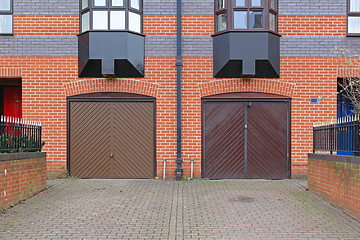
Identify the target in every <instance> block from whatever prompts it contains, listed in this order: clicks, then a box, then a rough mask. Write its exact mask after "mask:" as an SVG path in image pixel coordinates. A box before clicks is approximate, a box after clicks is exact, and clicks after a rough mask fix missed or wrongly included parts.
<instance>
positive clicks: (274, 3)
mask: <svg viewBox="0 0 360 240" xmlns="http://www.w3.org/2000/svg"><path fill="white" fill-rule="evenodd" d="M270 8H272V9H275V10H277V8H276V0H271V1H270Z"/></svg>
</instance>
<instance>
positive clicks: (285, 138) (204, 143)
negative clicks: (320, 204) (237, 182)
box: [0, 0, 360, 178]
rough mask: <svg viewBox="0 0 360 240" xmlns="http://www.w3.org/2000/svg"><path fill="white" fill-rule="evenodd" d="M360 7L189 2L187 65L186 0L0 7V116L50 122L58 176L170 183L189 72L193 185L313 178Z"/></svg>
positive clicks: (186, 137)
mask: <svg viewBox="0 0 360 240" xmlns="http://www.w3.org/2000/svg"><path fill="white" fill-rule="evenodd" d="M358 2H359V1H356V0H279V1H275V0H269V1H268V0H258V1H257V0H253V1H252V2H251V1H249V0H246V1H241V0H237V1H235V0H234V1H229V2H228V1H226V0H225V1H221V0H219V1H217V0H215V1H213V0H206V1H199V0H183V1H182V9H181V19H182V21H181V23H182V27H181V43H182V44H181V47H182V49H181V58H180V59H181V64H180V61H179V59H177V57H178V56H179V54H178V53H177V41H178V40H179V38H177V36H178V34H177V2H176V0H166V1H165V0H145V1H143V4H142V3H141V1H140V2H139V1H134V0H124V1H116V0H113V1H105V0H103V1H102V0H96V1H91V2H88V1H86V0H82V1H72V0H71V1H70V0H61V1H60V0H59V1H55V0H32V1H25V0H0V34H1V35H0V83H1V95H2V97H1V98H2V100H3V101H2V104H1V106H0V109H1V111H2V114H4V115H11V116H14V117H21V116H22V117H24V118H27V119H31V120H36V121H41V122H42V123H43V139H44V141H45V142H46V145H45V147H44V149H43V150H44V151H46V152H47V170H48V174H49V175H51V174H57V173H59V172H61V171H63V167H64V166H65V167H66V168H68V169H69V170H70V174H72V175H75V176H79V177H85V178H91V177H104V178H114V177H115V178H151V177H154V176H159V177H162V175H163V166H164V159H166V160H167V162H166V175H167V177H171V178H174V177H175V176H176V172H175V169H176V160H177V158H178V157H179V155H178V154H179V151H178V152H177V150H178V146H177V135H178V134H177V133H178V131H177V130H178V129H177V106H178V104H177V81H178V77H179V74H178V71H177V70H178V69H179V68H180V69H181V78H180V80H181V83H182V87H181V107H182V110H181V152H180V153H181V159H182V160H183V163H182V169H183V175H184V176H189V175H190V170H191V161H190V160H191V159H193V160H194V176H195V177H210V178H290V177H296V176H299V175H304V174H306V172H307V153H308V152H311V151H312V125H313V123H314V122H319V121H321V122H322V121H327V120H330V119H334V118H335V117H336V116H337V79H338V78H340V77H343V76H342V74H343V71H342V69H343V68H344V67H345V65H344V63H343V60H342V59H341V58H340V57H339V54H338V53H336V52H334V51H333V48H334V47H342V48H347V49H350V50H356V49H358V48H359V47H360V42H359V39H358V38H357V37H356V35H357V33H360V22H358V19H359V18H358V15H360V6H359V4H358ZM104 4H105V5H104ZM214 6H216V7H214ZM119 19H121V20H119ZM255 52H256V54H255ZM103 53H104V54H105V55H104V56H102V54H103ZM253 53H254V54H253ZM177 63H178V64H177ZM213 66H214V67H213ZM311 99H313V100H314V99H321V100H320V101H318V103H311Z"/></svg>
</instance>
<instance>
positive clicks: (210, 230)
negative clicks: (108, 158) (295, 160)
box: [0, 180, 360, 240]
mask: <svg viewBox="0 0 360 240" xmlns="http://www.w3.org/2000/svg"><path fill="white" fill-rule="evenodd" d="M48 186H49V188H48V189H47V190H45V191H44V192H42V193H41V194H39V195H37V196H35V197H32V198H31V199H28V200H27V201H25V202H24V203H21V204H19V205H17V206H15V207H13V208H12V209H10V210H9V211H7V212H6V213H5V214H0V239H327V240H328V239H360V223H358V222H356V221H354V220H352V219H351V218H350V217H348V216H346V215H344V214H342V213H341V212H339V211H338V210H336V209H334V208H332V207H331V206H329V205H328V204H327V203H325V202H324V201H322V200H320V199H319V198H317V197H316V196H314V195H312V194H311V193H309V192H307V191H305V188H304V187H303V186H301V185H300V184H299V183H298V182H296V181H292V180H283V181H266V180H222V181H206V180H203V181H201V180H199V181H182V182H175V181H165V182H164V181H156V180H52V181H49V182H48Z"/></svg>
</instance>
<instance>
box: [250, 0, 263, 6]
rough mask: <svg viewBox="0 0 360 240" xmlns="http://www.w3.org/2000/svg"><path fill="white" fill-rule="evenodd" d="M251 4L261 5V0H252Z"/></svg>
mask: <svg viewBox="0 0 360 240" xmlns="http://www.w3.org/2000/svg"><path fill="white" fill-rule="evenodd" d="M251 6H253V7H260V6H261V0H252V1H251Z"/></svg>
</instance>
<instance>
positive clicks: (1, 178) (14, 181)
mask: <svg viewBox="0 0 360 240" xmlns="http://www.w3.org/2000/svg"><path fill="white" fill-rule="evenodd" d="M4 159H6V160H4ZM9 159H18V160H9ZM5 171H6V172H7V173H6V174H5ZM45 188H46V157H45V153H19V154H6V155H1V156H0V211H2V210H6V209H7V208H9V207H11V206H12V205H14V204H16V203H18V202H20V201H22V200H24V199H26V198H29V197H31V196H33V195H34V194H36V193H38V192H39V191H41V190H43V189H45Z"/></svg>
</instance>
